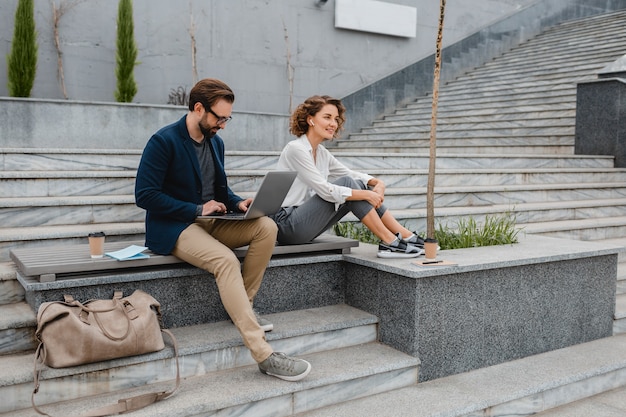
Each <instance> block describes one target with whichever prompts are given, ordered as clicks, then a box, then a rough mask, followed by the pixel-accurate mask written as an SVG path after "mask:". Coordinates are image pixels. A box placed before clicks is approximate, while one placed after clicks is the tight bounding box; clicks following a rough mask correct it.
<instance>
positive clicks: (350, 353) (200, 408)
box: [10, 342, 419, 417]
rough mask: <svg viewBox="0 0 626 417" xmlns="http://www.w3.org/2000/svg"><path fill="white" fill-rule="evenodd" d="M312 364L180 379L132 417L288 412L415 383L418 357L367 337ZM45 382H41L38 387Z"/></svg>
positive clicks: (160, 386)
mask: <svg viewBox="0 0 626 417" xmlns="http://www.w3.org/2000/svg"><path fill="white" fill-rule="evenodd" d="M289 353H290V354H297V355H298V356H299V357H302V358H303V359H306V360H308V361H309V362H310V363H311V365H312V370H311V373H310V374H309V375H308V376H307V377H306V378H305V379H304V380H302V381H299V382H296V383H294V382H287V381H282V380H279V379H277V378H273V377H268V376H265V375H262V374H261V373H260V372H259V371H258V368H257V366H256V365H247V366H242V367H239V368H234V369H227V370H223V371H219V372H217V373H214V374H213V373H210V374H206V375H200V376H195V377H189V378H185V379H184V380H182V382H181V388H180V390H179V391H178V393H177V394H176V395H174V396H172V397H170V398H168V399H167V400H165V401H161V402H158V403H156V404H153V405H150V406H149V407H147V408H144V409H141V410H138V411H135V412H133V414H132V415H133V416H134V417H157V416H167V417H182V416H190V415H213V413H215V412H218V411H219V412H220V413H224V414H225V415H226V414H228V415H244V414H246V413H247V414H248V415H255V416H291V415H293V414H296V413H297V412H300V411H307V410H311V409H314V408H318V407H320V406H321V405H328V404H333V403H335V402H341V401H345V400H346V399H352V398H358V397H362V396H366V395H372V394H376V393H380V392H384V391H386V390H392V389H398V388H402V387H406V386H411V385H415V384H416V382H417V377H418V375H417V374H418V366H419V360H418V359H416V358H413V357H410V356H408V355H406V354H403V353H400V352H398V351H395V350H393V349H391V348H389V347H387V346H385V345H382V344H379V343H376V342H371V343H366V344H361V345H357V346H351V347H345V348H338V349H333V350H327V351H322V352H316V353H307V354H304V355H301V354H299V353H298V352H289ZM44 384H45V381H44V382H42V386H43V385H44ZM171 385H172V383H171V381H168V382H158V383H154V384H149V385H145V386H142V387H139V388H130V389H126V390H124V392H123V393H119V392H116V393H111V394H103V395H96V396H91V397H89V398H81V399H79V400H71V401H63V402H61V403H56V404H51V405H49V406H46V407H45V410H46V411H47V412H49V413H51V414H52V415H59V413H62V412H63V410H68V409H70V410H72V411H73V412H78V413H84V412H85V411H86V410H88V409H91V408H93V407H98V406H101V405H106V404H110V403H111V402H113V403H115V402H117V399H118V398H119V397H120V395H122V396H124V397H129V396H133V395H139V394H143V393H146V392H152V391H160V390H167V389H169V388H171ZM28 413H32V410H28V409H26V410H21V411H15V412H12V413H11V414H10V415H11V416H12V417H21V416H29V415H31V414H28Z"/></svg>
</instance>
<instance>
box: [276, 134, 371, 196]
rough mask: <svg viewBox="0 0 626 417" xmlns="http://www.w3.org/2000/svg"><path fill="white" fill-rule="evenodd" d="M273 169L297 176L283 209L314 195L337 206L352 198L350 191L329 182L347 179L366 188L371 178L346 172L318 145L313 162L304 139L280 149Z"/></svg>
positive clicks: (345, 169) (348, 170)
mask: <svg viewBox="0 0 626 417" xmlns="http://www.w3.org/2000/svg"><path fill="white" fill-rule="evenodd" d="M276 169H277V170H279V171H297V172H298V176H297V177H296V179H295V181H294V183H293V185H292V186H291V189H290V190H289V193H288V194H287V197H285V200H284V201H283V207H291V206H299V205H301V204H302V203H304V202H305V201H306V200H308V199H309V198H311V197H313V196H314V195H315V194H317V195H319V196H320V197H321V198H323V199H324V200H326V201H329V202H331V203H335V206H338V205H339V204H342V203H344V202H345V201H346V198H348V197H350V196H351V195H352V189H351V188H349V187H343V186H340V185H335V184H332V183H331V182H330V181H334V180H336V179H337V178H339V177H344V176H348V177H351V178H354V179H356V180H361V181H363V183H364V184H367V183H368V182H369V180H370V179H372V178H374V177H372V176H371V175H367V174H364V173H361V172H356V171H352V170H351V169H348V168H347V167H346V166H345V165H344V164H342V163H341V162H339V161H338V160H337V159H336V158H335V157H334V156H333V155H332V154H331V153H330V152H329V151H328V149H326V148H325V147H324V146H322V145H318V147H317V158H316V160H314V159H313V148H312V147H311V143H310V142H309V140H308V139H307V137H306V135H302V136H300V137H299V138H297V139H294V140H292V141H291V142H289V143H288V144H287V145H286V146H285V147H284V149H283V151H282V153H281V154H280V158H279V159H278V165H277V166H276Z"/></svg>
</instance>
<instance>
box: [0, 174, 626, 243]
mask: <svg viewBox="0 0 626 417" xmlns="http://www.w3.org/2000/svg"><path fill="white" fill-rule="evenodd" d="M620 188H626V183H624V182H622V181H616V182H588V183H554V184H552V183H551V184H543V183H536V184H535V183H532V184H489V185H470V186H440V187H436V188H435V194H437V195H443V194H465V193H485V192H489V193H505V192H508V193H510V192H520V191H529V192H533V191H539V192H544V191H546V190H551V191H556V190H565V191H572V190H589V189H592V190H599V189H620ZM239 194H240V195H241V196H242V197H246V196H248V195H251V194H253V193H252V192H240V193H239ZM425 194H426V187H425V186H419V187H393V188H388V189H387V191H386V196H387V197H394V196H406V195H410V196H420V195H425ZM91 205H107V206H108V205H112V206H116V205H131V206H134V205H135V199H134V196H133V195H128V194H125V195H104V196H76V197H74V196H68V197H14V198H12V197H9V198H5V199H3V200H2V204H1V206H0V210H1V209H3V208H4V209H9V208H10V209H16V208H17V209H20V208H23V209H33V208H36V207H41V208H45V207H65V206H69V207H72V206H91ZM87 226H88V225H87ZM7 229H9V230H10V229H13V228H7ZM7 229H4V230H7ZM1 240H4V239H2V238H1V237H0V241H1Z"/></svg>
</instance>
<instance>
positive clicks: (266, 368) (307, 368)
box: [259, 352, 311, 381]
mask: <svg viewBox="0 0 626 417" xmlns="http://www.w3.org/2000/svg"><path fill="white" fill-rule="evenodd" d="M259 370H260V371H261V373H264V374H265V375H271V376H275V377H276V378H280V379H284V380H285V381H300V380H301V379H302V378H304V377H305V376H307V375H308V374H309V372H311V364H310V363H308V362H307V361H305V360H303V359H296V358H291V357H289V356H287V355H285V354H284V353H282V352H274V353H272V354H271V355H270V356H269V358H267V359H265V360H264V361H263V362H261V363H260V364H259Z"/></svg>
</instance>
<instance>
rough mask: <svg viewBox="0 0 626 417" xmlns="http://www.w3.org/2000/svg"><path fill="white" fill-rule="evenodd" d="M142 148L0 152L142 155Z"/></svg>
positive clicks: (15, 150) (1, 151) (6, 150)
mask: <svg viewBox="0 0 626 417" xmlns="http://www.w3.org/2000/svg"><path fill="white" fill-rule="evenodd" d="M142 152H143V150H142V149H110V148H100V149H82V148H71V149H70V148H3V147H0V154H5V153H6V154H25V155H27V154H42V153H43V154H52V155H55V154H61V155H63V154H68V153H69V154H77V155H133V156H141V154H142Z"/></svg>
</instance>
